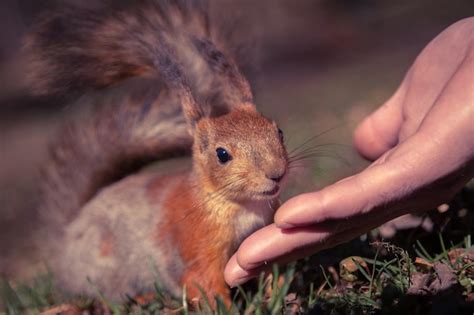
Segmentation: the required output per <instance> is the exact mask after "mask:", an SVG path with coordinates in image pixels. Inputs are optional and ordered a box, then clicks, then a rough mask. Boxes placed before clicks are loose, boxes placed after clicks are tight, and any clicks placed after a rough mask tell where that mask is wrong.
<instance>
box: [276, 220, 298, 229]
mask: <svg viewBox="0 0 474 315" xmlns="http://www.w3.org/2000/svg"><path fill="white" fill-rule="evenodd" d="M275 225H276V227H277V228H279V229H291V228H293V227H295V226H294V225H293V224H291V223H288V222H284V221H283V222H275Z"/></svg>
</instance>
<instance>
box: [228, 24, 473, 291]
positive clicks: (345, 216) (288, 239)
mask: <svg viewBox="0 0 474 315" xmlns="http://www.w3.org/2000/svg"><path fill="white" fill-rule="evenodd" d="M354 145H355V147H356V148H357V150H358V151H359V152H360V154H362V155H363V156H364V157H366V158H368V159H370V160H373V161H374V162H373V163H372V164H371V165H370V166H369V167H368V168H366V169H365V170H363V171H362V172H360V173H358V174H356V175H353V176H351V177H348V178H345V179H343V180H341V181H339V182H337V183H335V184H333V185H330V186H327V187H326V188H324V189H322V190H320V191H316V192H311V193H305V194H302V195H299V196H296V197H294V198H292V199H290V200H288V201H287V202H285V203H284V204H283V205H282V206H281V207H280V208H279V209H278V210H277V212H276V214H275V223H274V224H271V225H269V226H266V227H264V228H262V229H260V230H258V231H256V232H255V233H254V234H252V235H250V236H249V237H248V238H247V239H246V240H245V241H244V242H243V243H242V244H241V245H240V247H239V249H238V251H237V252H236V253H235V254H234V255H233V256H232V258H231V259H230V260H229V262H228V264H227V266H226V269H225V279H226V281H227V283H228V284H229V285H230V286H235V285H238V284H241V283H244V282H246V281H247V280H249V279H250V278H252V277H254V276H256V275H258V273H259V272H260V271H261V270H262V269H265V268H266V265H267V263H269V262H280V263H282V262H283V263H284V262H289V261H292V260H295V259H298V258H301V257H304V256H307V255H309V254H313V253H316V252H318V251H321V250H323V249H325V248H329V247H333V246H335V245H337V244H340V243H343V242H347V241H349V240H351V239H353V238H355V237H357V236H359V235H361V234H363V233H365V232H367V231H369V230H370V229H373V228H375V227H377V226H379V225H381V224H383V223H385V222H387V221H389V220H391V219H394V218H396V217H398V216H400V215H403V214H407V213H411V212H415V211H426V210H428V209H431V208H433V207H435V206H437V205H439V204H441V203H443V202H446V201H448V200H450V198H452V196H453V195H454V194H455V193H456V192H458V191H459V190H460V189H461V188H462V187H463V186H464V185H465V184H466V183H467V182H468V181H469V180H470V179H471V178H472V177H473V176H474V17H471V18H467V19H464V20H461V21H459V22H457V23H455V24H453V25H452V26H450V27H449V28H447V29H446V30H444V31H443V32H442V33H441V34H440V35H438V36H437V37H436V38H435V39H434V40H433V41H431V42H430V43H429V44H428V46H426V47H425V49H424V50H423V51H422V52H421V53H420V55H419V56H418V57H417V59H416V60H415V62H414V64H413V65H412V66H411V68H410V69H409V71H408V72H407V74H406V76H405V78H404V80H403V82H402V83H401V85H400V87H399V88H398V90H397V91H396V92H395V94H394V95H393V96H392V97H391V98H390V99H389V100H388V101H387V102H386V103H385V104H383V105H382V106H381V107H380V108H379V109H378V110H377V111H375V112H374V113H372V114H371V115H370V116H368V117H367V118H366V119H365V120H363V121H362V123H361V124H360V125H359V126H358V127H357V128H356V130H355V132H354Z"/></svg>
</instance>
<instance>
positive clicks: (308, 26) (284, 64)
mask: <svg viewBox="0 0 474 315" xmlns="http://www.w3.org/2000/svg"><path fill="white" fill-rule="evenodd" d="M65 2H71V3H75V4H76V5H86V6H95V5H100V2H99V1H80V0H68V1H65V0H62V1H60V0H57V1H54V0H47V1H46V0H45V1H36V0H2V1H0V85H1V86H0V275H6V276H8V277H13V278H25V277H28V276H30V275H31V274H32V273H34V270H35V268H32V266H34V265H35V262H36V261H35V250H34V248H33V247H32V245H31V240H32V239H33V238H34V237H35V235H34V233H33V231H34V227H35V224H36V222H35V220H36V219H35V213H34V209H35V205H36V198H37V188H38V182H39V181H40V180H41V178H40V176H39V172H38V170H39V168H40V167H41V165H43V164H44V163H45V159H46V157H47V143H48V141H49V140H50V139H51V137H52V135H53V134H54V130H55V129H56V128H57V126H58V125H59V124H60V123H61V121H62V119H63V118H64V110H63V108H64V104H52V103H45V102H41V103H40V102H35V101H34V100H31V99H29V98H28V97H27V96H26V95H21V93H19V92H18V91H17V90H16V89H15V80H14V79H13V78H14V77H15V75H17V74H16V73H15V67H14V63H13V62H12V60H13V59H14V57H15V56H16V55H17V53H18V50H19V47H20V45H21V38H22V35H23V34H25V32H27V31H28V29H29V27H30V25H31V23H32V22H33V21H34V19H35V17H36V16H37V15H38V14H40V13H41V12H43V11H44V10H45V9H48V8H51V7H54V6H58V5H62V4H64V3H65ZM214 2H215V4H216V5H217V8H218V9H217V10H218V12H220V13H222V15H223V16H225V15H239V16H240V17H241V19H240V20H239V23H240V24H237V25H234V26H233V27H235V28H236V29H237V31H241V33H242V34H241V36H242V37H243V38H246V37H248V38H249V40H250V39H251V40H252V41H253V43H255V46H254V47H253V49H252V50H251V52H250V51H249V54H253V55H255V56H254V57H255V58H253V60H255V61H254V66H255V67H254V71H252V72H251V79H252V81H253V82H254V90H255V94H256V99H257V106H258V107H259V108H260V110H261V111H262V112H263V113H264V114H266V115H267V116H269V117H272V118H274V119H276V120H277V121H278V122H279V124H280V125H281V127H282V129H283V130H284V132H285V137H286V139H287V140H288V146H289V148H290V150H291V148H294V147H297V146H298V145H299V144H302V143H303V142H304V141H305V140H306V139H309V138H311V137H314V136H316V135H320V136H318V137H315V138H314V140H313V141H312V142H311V143H312V144H314V145H318V144H321V145H322V144H328V145H326V146H322V147H321V151H320V153H319V154H318V156H317V158H316V159H314V160H308V161H306V162H305V164H304V167H302V168H299V169H297V170H295V172H294V173H293V174H292V178H291V181H290V184H289V186H288V189H287V191H286V195H285V198H288V196H291V195H294V194H297V193H301V192H304V191H310V190H316V189H320V188H321V187H323V186H324V185H327V184H329V183H332V182H334V181H336V180H338V179H340V178H342V177H344V176H347V175H349V174H353V173H355V172H357V171H359V170H361V169H362V168H363V167H365V166H366V165H367V162H365V161H363V160H362V159H361V158H359V157H358V156H357V154H356V152H354V150H353V149H352V148H351V132H352V130H353V129H354V127H355V126H356V124H357V122H359V121H360V120H361V119H362V118H363V117H364V116H365V115H366V114H368V113H369V112H371V111H372V110H374V109H375V108H377V107H378V106H379V105H380V104H382V103H383V102H384V100H386V99H387V98H388V97H389V96H390V95H391V94H392V93H393V92H394V90H395V89H396V87H397V86H398V84H399V83H400V82H401V80H402V78H403V76H404V73H405V72H406V71H407V69H408V68H409V66H410V64H411V63H412V62H413V61H414V59H415V57H416V56H417V54H418V53H419V52H420V51H421V49H422V48H423V47H424V46H425V45H426V44H427V43H428V42H429V41H430V40H431V39H432V38H434V37H435V36H436V35H437V34H438V33H440V32H441V31H442V30H443V29H444V28H446V27H447V26H449V25H450V24H452V23H454V22H456V21H458V20H460V19H462V18H464V17H468V16H472V15H474V1H472V0H457V1H448V0H418V1H411V0H399V1H390V0H314V1H309V0H301V1H292V0H277V1H271V0H266V1H230V0H227V1H218V0H215V1H214ZM256 47H257V48H256Z"/></svg>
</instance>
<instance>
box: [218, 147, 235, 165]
mask: <svg viewBox="0 0 474 315" xmlns="http://www.w3.org/2000/svg"><path fill="white" fill-rule="evenodd" d="M216 153H217V158H218V159H219V162H220V163H221V164H224V163H227V162H229V161H230V160H232V156H230V154H229V152H227V150H226V149H223V148H217V149H216Z"/></svg>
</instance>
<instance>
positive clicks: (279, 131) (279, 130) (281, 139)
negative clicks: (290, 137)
mask: <svg viewBox="0 0 474 315" xmlns="http://www.w3.org/2000/svg"><path fill="white" fill-rule="evenodd" d="M278 136H280V141H281V142H283V140H285V138H284V137H283V131H282V130H281V129H280V128H278Z"/></svg>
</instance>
